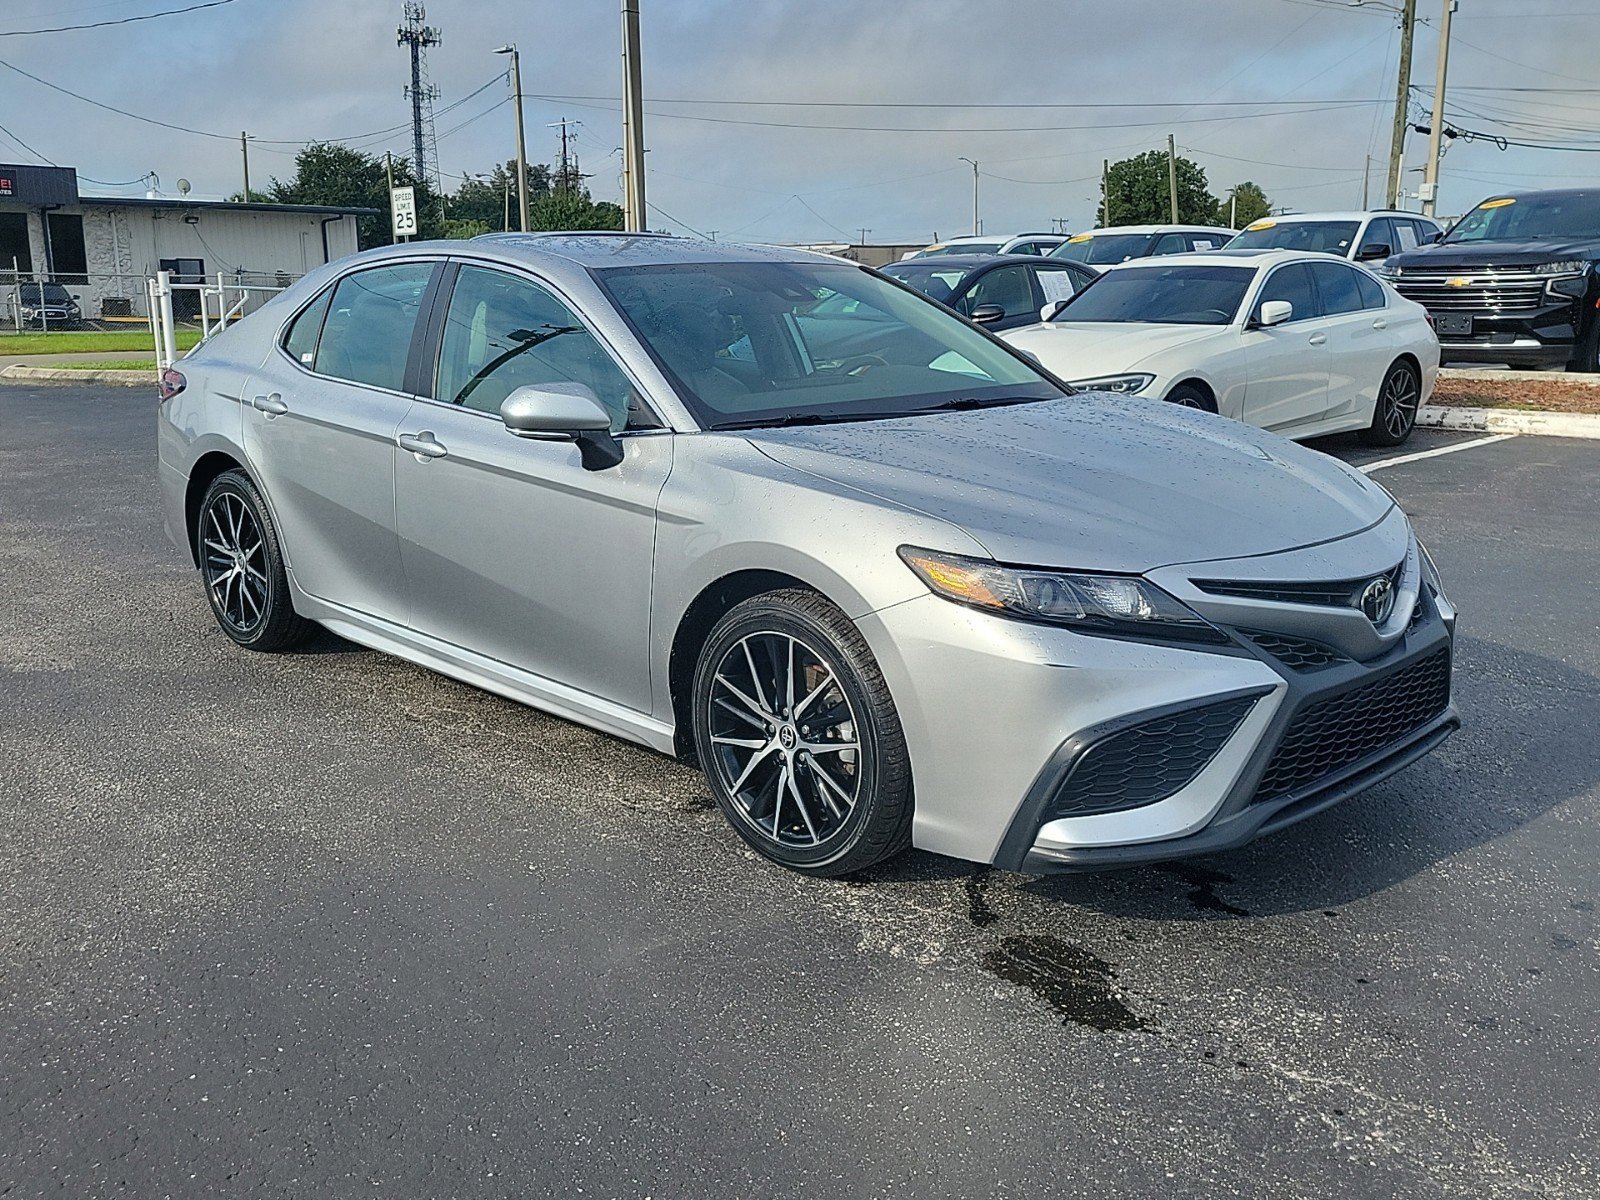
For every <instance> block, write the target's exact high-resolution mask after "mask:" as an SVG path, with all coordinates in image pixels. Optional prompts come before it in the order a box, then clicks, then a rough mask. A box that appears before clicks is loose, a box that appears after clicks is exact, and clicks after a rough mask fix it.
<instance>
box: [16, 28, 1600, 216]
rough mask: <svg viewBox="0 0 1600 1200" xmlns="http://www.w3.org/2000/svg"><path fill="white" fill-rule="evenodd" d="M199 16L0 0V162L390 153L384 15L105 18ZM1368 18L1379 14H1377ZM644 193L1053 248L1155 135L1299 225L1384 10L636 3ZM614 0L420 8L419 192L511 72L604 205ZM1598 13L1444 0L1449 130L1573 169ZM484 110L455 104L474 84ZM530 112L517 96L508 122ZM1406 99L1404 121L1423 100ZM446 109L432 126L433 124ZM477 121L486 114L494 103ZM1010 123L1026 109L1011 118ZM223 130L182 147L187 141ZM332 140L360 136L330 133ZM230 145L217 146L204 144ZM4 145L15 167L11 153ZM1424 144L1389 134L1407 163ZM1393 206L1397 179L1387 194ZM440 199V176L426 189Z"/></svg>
mask: <svg viewBox="0 0 1600 1200" xmlns="http://www.w3.org/2000/svg"><path fill="white" fill-rule="evenodd" d="M198 2H201V0H4V3H0V62H3V63H6V64H10V66H11V67H13V68H21V69H22V70H23V71H26V72H29V73H30V74H32V75H34V76H37V77H38V79H40V80H45V81H48V82H49V83H51V84H55V85H58V86H59V87H62V88H67V89H70V90H71V91H74V92H78V93H80V94H81V95H82V96H85V97H88V98H89V99H90V100H94V101H99V102H101V103H103V104H107V105H111V106H114V107H116V108H121V109H125V110H127V111H128V112H129V113H133V114H136V115H137V116H139V117H149V118H155V119H157V120H160V121H164V122H167V123H168V124H172V125H180V126H186V127H188V128H189V129H191V130H198V131H204V132H202V133H193V132H179V131H177V130H172V129H164V128H161V127H159V126H157V125H153V124H150V123H148V122H145V121H142V120H138V119H134V118H131V117H126V116H121V115H116V114H114V113H111V112H107V111H105V110H103V109H99V108H96V107H93V106H91V105H90V104H87V103H84V102H83V101H81V100H79V99H75V98H72V97H70V96H67V95H64V94H62V93H61V92H59V91H54V90H51V88H49V87H47V86H46V85H45V84H43V83H40V82H37V81H36V80H34V79H30V78H27V77H26V76H24V75H22V74H19V73H18V72H17V71H15V70H8V69H6V67H4V66H0V161H16V162H37V161H40V158H41V157H42V158H47V159H49V160H52V161H54V162H57V163H63V164H69V165H73V166H76V167H77V168H78V169H79V172H80V174H81V175H83V176H88V177H92V178H94V179H97V180H102V181H105V183H104V184H89V183H87V182H86V183H84V184H83V187H84V190H85V191H92V192H98V193H116V192H123V193H128V194H138V193H140V192H141V191H142V187H141V186H139V185H137V184H135V185H133V186H124V187H115V186H107V185H108V184H109V185H114V184H121V183H123V182H124V181H129V180H133V179H134V178H135V177H137V176H139V175H140V174H142V173H143V172H146V171H152V170H153V171H155V172H156V173H157V174H158V175H159V177H160V181H161V187H162V189H163V190H165V191H171V190H172V189H173V188H174V186H175V183H176V180H177V179H178V178H179V177H180V176H182V177H186V178H188V179H189V180H191V181H192V183H193V186H194V193H195V194H196V195H200V196H221V195H224V194H226V193H228V192H230V191H234V190H237V189H238V187H239V186H240V163H239V150H238V143H237V135H238V131H239V130H241V129H248V130H249V131H250V132H251V133H252V134H253V135H256V136H257V137H258V139H259V140H258V141H256V142H254V143H253V145H252V154H251V167H252V178H253V180H254V181H255V182H256V184H257V185H258V186H259V185H260V184H261V183H262V182H264V180H265V178H266V177H267V176H268V175H273V174H276V175H280V176H284V175H288V174H290V173H292V169H293V153H294V146H293V144H292V143H294V142H297V141H303V140H307V139H312V138H332V139H339V140H351V139H354V141H355V143H356V144H359V145H361V146H363V147H365V148H367V149H372V150H377V151H380V152H381V151H382V150H383V149H393V150H394V151H396V152H397V153H402V152H405V151H406V149H407V147H408V145H409V140H410V139H409V131H408V129H406V128H399V129H396V130H395V131H394V132H388V133H385V132H380V131H384V130H389V129H393V128H394V127H397V126H404V124H405V122H407V121H408V119H409V109H408V106H407V102H406V101H405V99H404V98H403V96H402V87H403V85H404V83H405V81H406V77H407V61H406V57H405V54H404V52H403V51H402V50H400V49H399V48H398V47H397V46H396V45H395V36H394V34H395V26H396V24H397V23H398V19H399V16H400V9H401V3H400V0H228V2H227V3H224V4H222V5H220V6H218V7H212V8H207V9H204V10H201V11H196V12H192V13H188V14H184V15H180V16H170V17H165V18H161V19H157V20H150V21H142V22H135V23H130V24H122V25H116V26H111V27H107V28H101V29H90V30H81V31H75V32H62V33H48V34H38V35H33V36H20V35H19V34H18V33H17V31H22V30H29V29H34V28H38V27H44V26H60V25H71V24H82V23H88V22H98V21H113V20H118V19H120V18H124V17H128V16H133V15H137V14H142V13H151V12H158V11H161V10H163V9H170V8H178V7H183V6H185V5H187V4H192V3H198ZM1395 2H1396V3H1398V0H1395ZM641 6H642V8H643V10H644V12H643V38H644V86H645V95H646V99H647V112H648V116H647V119H646V141H647V144H648V146H649V157H648V168H649V175H648V187H649V199H650V201H651V204H652V206H653V208H654V211H653V213H652V218H651V224H652V226H653V227H657V228H678V229H683V228H688V229H693V230H696V231H702V232H709V231H712V230H715V231H717V232H716V236H718V237H722V238H734V239H743V240H752V241H754V240H773V241H778V240H784V241H791V240H806V241H810V240H817V241H823V240H828V241H832V240H845V239H848V240H855V239H856V238H857V237H858V236H859V231H860V230H861V229H862V228H866V229H868V230H870V233H869V234H868V237H869V239H870V240H872V241H886V242H899V241H906V242H916V241H924V240H927V239H929V238H931V237H932V236H934V234H935V233H937V234H941V235H951V234H960V233H966V232H969V228H968V227H969V225H970V222H971V202H972V173H971V171H972V169H971V167H970V166H968V165H967V164H966V163H964V162H961V161H960V158H961V157H962V156H965V157H967V158H974V159H977V160H978V161H979V163H980V164H981V168H980V169H981V172H982V182H981V189H982V190H981V196H982V208H983V217H984V225H985V228H986V229H987V230H989V231H992V232H1000V231H1002V230H1011V229H1020V228H1045V229H1048V228H1050V225H1051V222H1052V220H1053V219H1057V218H1060V219H1064V220H1065V221H1066V223H1067V224H1068V225H1069V227H1071V228H1073V229H1077V228H1082V227H1084V226H1086V225H1087V224H1088V223H1089V222H1090V220H1091V217H1092V215H1093V212H1094V206H1095V203H1096V198H1097V194H1098V176H1099V171H1100V164H1101V160H1102V159H1103V158H1107V157H1109V158H1112V159H1116V158H1119V157H1124V156H1127V155H1129V154H1133V153H1137V152H1139V151H1141V150H1145V149H1150V148H1153V147H1156V146H1159V145H1164V144H1165V138H1166V134H1167V132H1168V131H1169V130H1170V131H1172V132H1173V133H1175V134H1176V135H1177V139H1178V144H1179V146H1180V147H1181V148H1182V150H1183V152H1184V153H1187V154H1189V155H1190V156H1191V157H1194V158H1195V159H1197V160H1198V161H1199V162H1200V163H1201V165H1202V166H1203V167H1204V168H1205V170H1206V172H1207V174H1208V175H1209V178H1210V181H1211V185H1212V190H1213V191H1215V192H1219V193H1220V192H1222V191H1223V190H1224V189H1226V188H1227V187H1228V186H1230V185H1232V184H1234V183H1237V182H1239V181H1241V180H1244V179H1253V180H1255V181H1257V182H1258V183H1260V184H1261V185H1262V186H1263V187H1264V188H1265V189H1266V191H1267V192H1268V194H1269V195H1270V196H1271V197H1272V199H1273V201H1274V203H1275V204H1278V205H1283V206H1287V207H1290V208H1294V209H1299V210H1311V209H1318V208H1332V207H1355V206H1359V204H1360V202H1361V198H1362V175H1363V168H1364V165H1365V161H1366V156H1367V155H1368V154H1369V153H1371V154H1372V156H1373V172H1372V196H1373V199H1374V203H1376V202H1378V201H1379V200H1380V199H1381V193H1382V178H1383V173H1384V170H1385V164H1386V163H1387V157H1388V147H1389V136H1390V134H1389V125H1390V121H1391V119H1392V112H1393V95H1394V78H1395V69H1396V55H1397V52H1398V44H1399V35H1398V32H1397V29H1396V17H1395V13H1394V11H1393V10H1392V9H1391V8H1390V6H1389V5H1388V4H1387V3H1385V2H1384V0H1365V2H1364V3H1359V6H1358V4H1347V3H1344V2H1343V0H1207V2H1205V3H1198V2H1196V0H983V2H979V0H962V2H958V0H898V2H896V0H876V2H864V0H805V2H804V3H801V2H799V0H641ZM1441 7H1442V0H1419V14H1420V15H1421V16H1422V17H1424V18H1425V19H1426V20H1427V22H1428V24H1427V25H1425V26H1424V27H1422V28H1420V29H1419V33H1418V38H1417V66H1416V71H1415V74H1414V80H1415V82H1416V84H1417V85H1418V86H1419V87H1420V88H1422V89H1423V90H1424V91H1431V89H1432V86H1433V71H1434V60H1435V53H1436V47H1437V44H1438V42H1437V36H1436V32H1435V31H1436V28H1437V25H1438V21H1439V12H1440V8H1441ZM617 13H618V6H617V4H616V3H615V0H564V2H561V3H557V2H554V0H429V3H428V18H429V22H430V23H431V24H433V25H435V26H437V27H438V28H439V29H440V31H441V33H442V36H443V44H442V45H440V46H438V47H436V48H435V49H434V50H433V51H431V53H430V58H429V63H430V69H431V74H432V79H433V82H434V84H435V85H436V86H437V87H438V88H439V91H440V99H439V101H438V103H437V107H438V109H440V110H441V113H440V116H439V117H438V120H437V129H438V134H439V143H438V145H439V160H440V166H441V168H442V169H443V170H444V171H445V172H447V173H449V174H450V175H453V176H459V175H461V174H463V173H466V172H469V171H471V172H481V171H485V170H487V169H488V168H489V167H490V166H491V165H492V164H493V163H494V161H495V160H496V159H504V158H508V157H510V156H511V154H512V152H513V141H512V138H513V129H512V108H511V105H510V104H509V103H505V102H504V101H506V99H507V96H508V89H507V87H506V85H505V84H504V83H503V82H498V81H496V82H492V83H491V81H493V80H494V79H495V76H496V75H497V74H498V73H499V72H501V71H503V69H504V65H505V60H504V59H502V58H497V57H495V56H494V55H493V54H492V53H491V51H492V50H493V49H494V47H496V46H498V45H500V44H501V43H503V42H507V41H515V42H516V43H517V44H518V45H519V47H520V48H521V51H522V55H523V90H524V92H525V93H527V95H528V97H529V99H528V102H527V125H528V137H529V149H530V155H531V156H532V157H534V158H535V159H537V160H542V161H549V160H551V159H553V158H554V156H555V153H556V141H557V139H556V133H555V131H554V130H553V129H550V128H548V126H549V124H550V123H551V122H554V121H557V120H559V119H560V118H562V117H568V118H572V119H574V120H577V121H581V122H582V124H581V126H580V127H579V128H578V130H577V135H576V136H577V141H576V147H577V150H578V151H579V154H580V162H581V165H582V168H583V170H584V171H585V172H588V173H592V178H591V179H590V181H589V182H590V186H591V188H592V190H593V192H594V194H595V195H596V196H597V197H599V198H605V197H614V196H615V195H616V194H617V190H618V187H617V173H618V162H619V158H618V155H617V153H616V147H617V146H618V145H619V144H620V141H621V135H620V132H619V123H618V116H617V102H616V100H615V97H616V96H617V95H618V93H619V90H620V62H619V38H618V30H619V21H618V15H617ZM1597 19H1600V0H1461V9H1460V11H1459V12H1458V14H1457V17H1456V23H1455V37H1454V39H1453V42H1452V55H1451V73H1450V95H1451V115H1452V118H1453V120H1454V122H1455V123H1456V124H1458V125H1459V126H1461V127H1464V128H1471V129H1475V130H1481V131H1483V132H1485V133H1487V134H1498V135H1501V136H1504V137H1507V138H1509V139H1510V140H1512V141H1524V142H1543V143H1556V144H1560V145H1563V146H1578V145H1584V144H1591V145H1593V146H1595V147H1596V148H1600V72H1596V71H1595V69H1594V66H1593V63H1594V30H1595V25H1596V21H1597ZM486 83H488V84H490V86H489V87H488V88H487V89H486V90H484V91H482V92H481V93H479V94H478V95H476V96H473V97H471V98H470V99H465V98H466V97H468V96H469V95H470V94H471V93H473V92H474V91H475V90H476V89H478V88H479V87H481V86H482V85H484V84H486ZM534 97H538V98H537V99H535V98H534ZM1417 99H1418V103H1420V104H1427V103H1429V99H1428V96H1427V95H1419V96H1418V98H1417ZM450 105H455V107H453V108H450V109H449V110H448V111H443V110H445V109H446V107H447V106H450ZM496 106H498V107H496ZM1026 106H1038V107H1026ZM206 132H208V133H213V134H220V135H227V136H212V137H208V136H204V133H206ZM355 135H368V136H364V137H356V136H355ZM229 137H231V138H232V139H233V140H231V141H230V140H228V138H229ZM19 140H20V142H22V143H25V144H26V145H27V146H28V147H31V148H32V151H33V153H30V152H29V150H27V149H24V147H23V146H22V145H19V144H18V142H19ZM1425 143H1426V139H1425V138H1423V137H1420V136H1416V135H1413V136H1412V137H1411V138H1410V141H1409V146H1408V150H1409V153H1408V160H1407V165H1408V167H1415V166H1418V165H1420V163H1421V160H1422V157H1423V154H1424V151H1425V149H1426V145H1425ZM1596 172H1600V158H1597V157H1596V156H1595V155H1594V154H1593V153H1584V152H1579V151H1571V150H1566V151H1557V150H1550V149H1534V148H1525V147H1518V146H1514V145H1513V146H1509V147H1508V148H1506V149H1504V150H1502V149H1501V148H1500V147H1499V146H1498V145H1497V144H1495V143H1494V142H1493V141H1491V140H1487V139H1484V140H1476V141H1472V142H1466V141H1458V142H1457V143H1456V144H1455V145H1454V146H1453V147H1452V148H1451V150H1450V152H1449V154H1448V155H1447V157H1446V160H1445V166H1444V174H1443V188H1442V192H1441V209H1440V211H1441V212H1458V211H1460V210H1461V209H1463V208H1464V207H1467V206H1470V205H1471V204H1473V203H1475V202H1476V201H1477V200H1478V199H1480V198H1481V197H1482V196H1483V195H1485V194H1487V193H1489V192H1492V191H1498V190H1503V189H1509V188H1516V187H1525V188H1526V187H1542V186H1561V185H1565V184H1574V183H1579V182H1583V181H1584V180H1586V179H1589V178H1593V176H1594V174H1595V173H1596ZM1407 179H1408V186H1409V187H1410V189H1411V190H1413V191H1414V190H1415V187H1416V184H1417V182H1418V181H1419V180H1420V176H1419V175H1417V174H1411V173H1408V175H1407ZM446 182H447V184H449V183H451V182H452V180H451V179H450V178H448V177H447V179H446Z"/></svg>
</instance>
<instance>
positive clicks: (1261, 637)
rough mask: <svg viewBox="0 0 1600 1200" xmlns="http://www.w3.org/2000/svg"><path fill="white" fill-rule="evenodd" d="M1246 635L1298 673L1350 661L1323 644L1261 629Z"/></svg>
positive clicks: (1247, 631)
mask: <svg viewBox="0 0 1600 1200" xmlns="http://www.w3.org/2000/svg"><path fill="white" fill-rule="evenodd" d="M1244 634H1245V636H1246V637H1248V638H1249V639H1250V640H1251V641H1252V642H1254V643H1255V644H1256V645H1258V646H1260V647H1261V648H1262V649H1263V650H1265V651H1266V652H1267V653H1268V654H1270V655H1272V657H1273V658H1276V659H1277V660H1278V661H1279V662H1281V663H1283V665H1284V666H1286V667H1291V668H1293V669H1294V670H1296V671H1312V670H1315V669H1316V668H1317V667H1326V666H1329V665H1330V664H1332V663H1341V662H1348V661H1349V659H1347V658H1346V657H1345V656H1344V655H1342V654H1340V653H1339V652H1338V651H1337V650H1335V649H1334V648H1333V647H1331V646H1324V645H1323V644H1322V643H1321V642H1313V641H1308V640H1307V639H1305V638H1297V637H1289V636H1287V635H1286V634H1282V633H1267V632H1266V631H1265V630H1261V629H1246V630H1245V631H1244Z"/></svg>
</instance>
